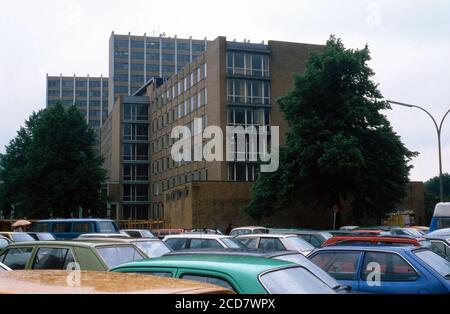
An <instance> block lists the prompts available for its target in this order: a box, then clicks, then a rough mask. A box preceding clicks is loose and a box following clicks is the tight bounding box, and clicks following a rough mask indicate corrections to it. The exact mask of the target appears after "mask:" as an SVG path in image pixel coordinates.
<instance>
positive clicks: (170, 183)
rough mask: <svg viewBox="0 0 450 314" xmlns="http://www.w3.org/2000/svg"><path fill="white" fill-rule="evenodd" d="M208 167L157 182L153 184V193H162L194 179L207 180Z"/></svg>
mask: <svg viewBox="0 0 450 314" xmlns="http://www.w3.org/2000/svg"><path fill="white" fill-rule="evenodd" d="M207 180H208V169H206V168H204V169H201V170H197V171H192V172H189V173H185V174H182V175H178V176H174V177H171V178H169V179H166V180H163V181H159V182H155V183H154V184H153V195H155V196H157V195H160V194H161V193H162V192H164V191H166V190H168V189H171V188H173V187H176V186H178V185H181V184H185V183H189V182H193V181H207Z"/></svg>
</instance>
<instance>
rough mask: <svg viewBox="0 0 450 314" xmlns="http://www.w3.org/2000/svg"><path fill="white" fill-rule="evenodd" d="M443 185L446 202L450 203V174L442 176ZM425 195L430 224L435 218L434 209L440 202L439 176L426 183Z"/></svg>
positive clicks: (426, 213)
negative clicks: (433, 217) (432, 218)
mask: <svg viewBox="0 0 450 314" xmlns="http://www.w3.org/2000/svg"><path fill="white" fill-rule="evenodd" d="M442 185H443V189H444V191H443V192H444V202H450V174H448V173H443V174H442ZM424 188H425V191H424V194H425V217H426V221H427V222H429V221H430V220H431V217H432V216H433V212H434V207H435V206H436V204H437V203H439V202H440V183H439V176H436V177H433V178H431V179H429V180H428V181H426V182H425V183H424Z"/></svg>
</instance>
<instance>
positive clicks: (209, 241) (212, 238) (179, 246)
mask: <svg viewBox="0 0 450 314" xmlns="http://www.w3.org/2000/svg"><path fill="white" fill-rule="evenodd" d="M163 241H164V242H166V243H167V245H169V246H170V247H171V248H172V249H173V250H174V251H178V250H184V249H202V248H230V249H245V248H246V246H245V245H243V244H242V243H241V242H239V241H238V240H236V238H234V237H230V236H225V235H219V234H197V233H182V234H177V235H169V236H166V237H165V238H164V240H163Z"/></svg>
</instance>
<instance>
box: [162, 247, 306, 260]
mask: <svg viewBox="0 0 450 314" xmlns="http://www.w3.org/2000/svg"><path fill="white" fill-rule="evenodd" d="M212 254H216V255H234V256H262V257H268V258H271V257H277V256H284V255H294V254H295V255H302V254H301V253H299V252H298V251H264V250H258V249H229V248H214V249H185V250H178V251H173V252H169V253H166V254H164V256H169V255H212ZM302 256H303V255H302Z"/></svg>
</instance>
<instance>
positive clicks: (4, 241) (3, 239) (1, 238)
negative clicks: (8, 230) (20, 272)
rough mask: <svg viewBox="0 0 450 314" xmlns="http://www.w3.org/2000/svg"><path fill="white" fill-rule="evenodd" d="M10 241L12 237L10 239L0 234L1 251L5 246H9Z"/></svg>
mask: <svg viewBox="0 0 450 314" xmlns="http://www.w3.org/2000/svg"><path fill="white" fill-rule="evenodd" d="M10 243H11V240H10V239H8V238H6V237H4V236H1V235H0V251H1V250H2V249H3V248H5V247H7V246H8V244H10Z"/></svg>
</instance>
